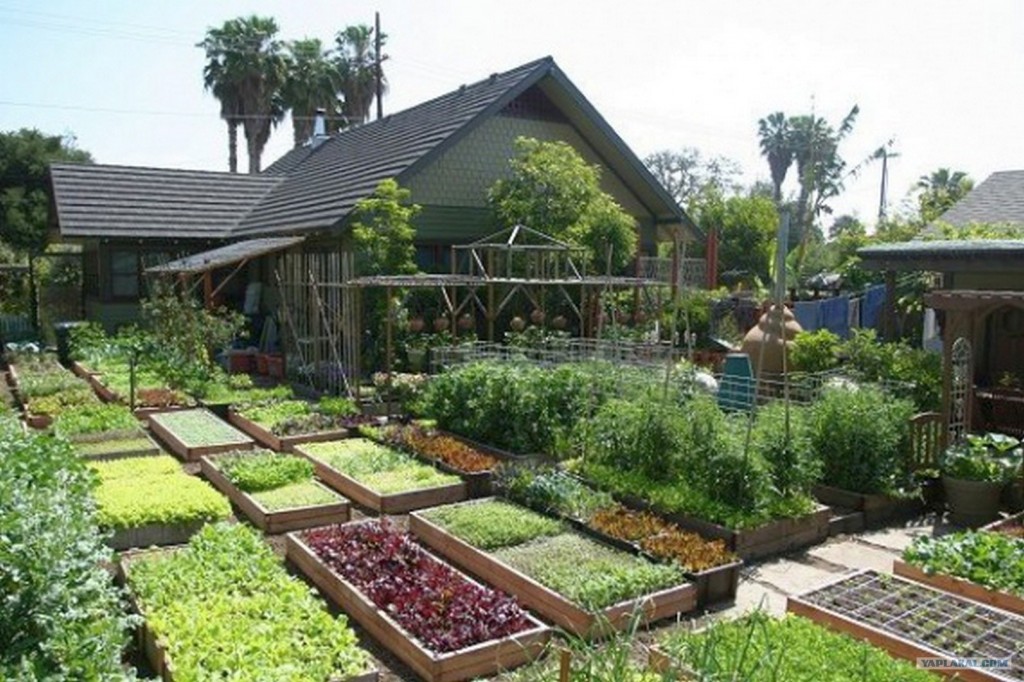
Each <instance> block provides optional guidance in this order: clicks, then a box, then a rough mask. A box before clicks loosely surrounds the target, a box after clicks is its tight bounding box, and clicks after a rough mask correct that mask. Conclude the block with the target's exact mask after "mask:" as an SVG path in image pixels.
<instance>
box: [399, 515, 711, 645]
mask: <svg viewBox="0 0 1024 682" xmlns="http://www.w3.org/2000/svg"><path fill="white" fill-rule="evenodd" d="M490 502H491V501H489V500H483V501H477V502H472V503H467V504H466V505H460V506H464V507H466V508H468V509H469V510H470V511H472V507H473V506H475V505H477V504H488V503H490ZM523 512H524V516H525V515H526V514H530V513H531V512H529V511H528V510H525V509H524V510H523ZM439 513H440V512H439V510H429V511H427V512H414V513H412V514H410V515H409V530H410V532H412V533H414V534H415V535H416V536H417V537H418V538H419V539H420V540H421V541H423V542H424V543H425V544H427V545H428V546H429V547H431V548H433V549H434V550H435V551H437V552H439V553H440V554H442V555H444V556H445V557H447V558H448V559H450V560H451V561H453V562H454V563H456V564H457V565H459V566H460V567H462V568H464V569H465V570H467V571H469V572H470V573H473V574H474V575H476V576H479V577H480V578H481V579H483V580H485V581H486V582H488V583H491V584H494V585H501V586H502V587H504V588H505V589H507V590H509V592H511V593H512V594H514V595H516V596H517V597H518V598H519V599H521V600H522V601H523V603H524V604H526V606H528V607H529V608H531V609H533V610H534V611H536V612H537V613H539V614H541V615H543V616H544V617H545V618H547V619H549V620H550V621H551V622H552V623H554V624H556V625H558V626H560V627H562V628H565V629H566V630H568V631H570V632H573V633H575V634H577V635H580V636H584V637H590V638H596V637H602V636H607V635H609V634H611V632H614V631H616V630H620V629H622V628H624V627H626V626H628V625H629V623H630V620H631V619H632V618H633V617H634V615H635V614H636V613H637V612H638V611H639V612H640V614H641V618H642V620H643V621H644V622H647V621H655V620H658V619H661V618H665V617H668V616H672V615H676V614H679V613H684V612H687V611H690V610H692V609H694V608H695V607H696V605H697V589H696V587H695V586H694V585H692V584H689V583H686V582H685V578H684V576H683V573H682V571H680V570H679V569H678V568H675V567H673V566H669V565H665V564H654V563H652V562H649V561H647V560H646V559H643V558H641V557H636V556H633V555H631V554H628V553H625V552H622V551H620V550H617V549H615V548H612V547H609V546H607V545H604V544H601V543H598V542H597V541H595V540H592V539H589V538H587V537H585V536H582V535H579V534H578V533H572V532H568V533H559V534H557V535H548V534H544V535H540V536H538V537H536V538H534V539H532V540H530V541H527V542H523V543H520V544H509V545H507V546H504V547H500V548H495V549H492V550H484V549H481V548H479V547H477V546H474V545H473V544H470V542H468V541H466V540H464V539H462V538H460V537H457V536H456V535H455V534H454V533H453V532H449V530H448V528H446V527H444V526H442V524H441V523H435V521H436V520H437V519H438V518H439V517H438V514H439ZM431 516H433V517H434V518H433V520H431V518H430V517H431ZM449 528H451V526H449ZM467 537H468V536H467ZM515 564H518V565H520V566H525V565H527V564H532V565H534V566H539V567H544V566H545V565H546V567H547V568H546V569H544V568H542V569H541V570H540V573H543V575H538V574H537V572H535V571H528V570H520V569H519V568H516V567H515ZM556 564H558V565H556ZM563 564H564V565H563ZM545 570H547V572H546V573H545V572H544V571H545ZM531 574H532V575H531ZM609 575H618V576H619V577H620V582H618V583H614V582H609V581H608V576H609ZM534 576H536V577H534ZM626 576H629V577H626ZM627 584H628V587H626V585H627ZM645 584H650V585H652V586H653V585H657V587H654V588H653V589H650V590H647V591H646V593H644V594H633V595H631V596H620V593H621V594H622V595H624V594H626V593H628V592H631V591H632V592H635V589H636V586H637V585H645ZM554 585H557V586H558V589H557V590H556V588H555V587H552V586H554ZM574 590H575V591H576V594H575V595H574V596H572V597H570V596H567V595H566V594H565V593H563V592H564V591H574ZM587 602H589V604H588V603H587Z"/></svg>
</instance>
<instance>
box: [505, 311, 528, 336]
mask: <svg viewBox="0 0 1024 682" xmlns="http://www.w3.org/2000/svg"><path fill="white" fill-rule="evenodd" d="M508 327H509V329H511V330H512V331H514V332H521V331H523V330H524V329H526V320H524V319H523V318H521V317H519V316H518V315H516V316H515V317H513V318H512V319H511V320H510V321H509V323H508Z"/></svg>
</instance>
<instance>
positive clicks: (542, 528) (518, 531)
mask: <svg viewBox="0 0 1024 682" xmlns="http://www.w3.org/2000/svg"><path fill="white" fill-rule="evenodd" d="M420 514H421V515H422V516H423V517H424V518H425V519H427V520H428V521H430V522H431V523H435V524H437V525H438V526H441V527H442V528H444V529H445V530H446V531H447V532H449V533H451V534H452V535H454V536H455V537H457V538H459V539H460V540H464V541H465V542H468V543H469V544H471V545H473V546H474V547H478V548H480V549H483V550H491V549H497V548H499V547H508V546H510V545H518V544H522V543H524V542H526V541H527V540H533V539H535V538H539V537H542V536H547V535H558V534H559V533H562V532H564V531H565V525H564V524H562V523H560V522H559V521H556V520H554V519H551V518H548V517H546V516H541V515H540V514H537V513H536V512H532V511H530V510H529V509H524V508H522V507H519V506H517V505H513V504H509V503H508V502H502V501H501V500H487V501H484V502H467V503H463V504H452V505H447V506H444V507H435V508H434V509H428V510H426V511H423V512H420Z"/></svg>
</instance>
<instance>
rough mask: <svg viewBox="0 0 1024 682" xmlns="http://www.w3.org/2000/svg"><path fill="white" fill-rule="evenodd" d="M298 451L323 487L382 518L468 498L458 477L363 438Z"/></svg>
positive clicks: (300, 448) (305, 445)
mask: <svg viewBox="0 0 1024 682" xmlns="http://www.w3.org/2000/svg"><path fill="white" fill-rule="evenodd" d="M295 452H296V453H297V454H300V455H302V456H303V457H307V458H308V459H309V460H310V461H311V462H313V466H314V470H315V472H316V475H317V477H318V478H319V479H320V480H322V481H323V482H324V483H326V484H327V485H329V486H331V487H332V488H334V489H335V490H337V491H338V492H340V493H341V494H342V495H344V496H345V497H347V498H349V499H350V500H352V501H353V502H356V503H357V504H360V505H362V506H363V507H366V508H367V509H371V510H373V511H376V512H378V513H381V514H403V513H405V512H408V511H412V510H413V509H422V508H424V507H433V506H436V505H439V504H447V503H449V502H458V501H461V500H464V499H466V498H467V496H468V491H467V489H466V483H465V482H464V481H462V480H461V479H460V478H459V477H457V476H454V475H452V474H446V473H444V472H441V471H438V470H436V469H434V468H433V467H431V466H429V465H427V464H424V463H422V462H420V461H419V460H417V459H415V458H414V457H411V456H410V455H407V454H405V453H402V452H398V451H397V450H392V449H390V448H387V447H385V446H383V445H380V444H378V443H375V442H373V441H370V440H367V439H365V438H348V439H345V440H337V441H329V442H324V443H305V444H302V445H299V446H298V447H296V448H295Z"/></svg>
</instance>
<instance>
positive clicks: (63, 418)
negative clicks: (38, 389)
mask: <svg viewBox="0 0 1024 682" xmlns="http://www.w3.org/2000/svg"><path fill="white" fill-rule="evenodd" d="M138 428H139V420H138V419H136V418H135V415H134V414H132V411H131V410H129V409H128V408H127V407H125V406H124V405H116V404H113V403H88V404H85V405H78V406H75V407H69V408H66V409H64V410H63V411H61V412H59V413H58V414H56V415H54V418H53V430H54V432H55V433H58V434H60V435H62V436H67V437H74V436H82V435H85V434H93V433H103V432H105V431H125V430H132V429H138Z"/></svg>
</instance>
